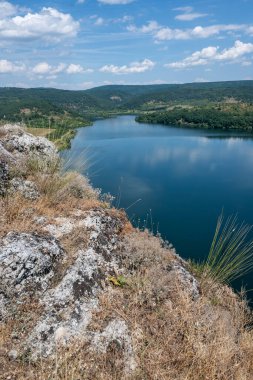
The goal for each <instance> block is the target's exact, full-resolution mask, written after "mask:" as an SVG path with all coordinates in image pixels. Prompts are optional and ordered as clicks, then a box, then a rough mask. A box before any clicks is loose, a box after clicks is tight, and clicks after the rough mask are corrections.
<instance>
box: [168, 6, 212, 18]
mask: <svg viewBox="0 0 253 380" xmlns="http://www.w3.org/2000/svg"><path fill="white" fill-rule="evenodd" d="M174 11H180V12H183V13H180V14H179V15H177V16H176V17H175V19H176V20H180V21H192V20H195V19H197V18H200V17H206V16H207V13H198V12H193V8H192V7H179V8H174Z"/></svg>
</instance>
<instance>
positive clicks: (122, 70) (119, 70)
mask: <svg viewBox="0 0 253 380" xmlns="http://www.w3.org/2000/svg"><path fill="white" fill-rule="evenodd" d="M154 66H155V63H154V62H152V61H151V60H150V59H144V60H143V61H141V62H132V63H131V64H130V65H128V66H127V65H123V66H115V65H105V66H103V67H101V69H100V71H101V72H103V73H111V74H134V73H144V72H145V71H148V70H151V69H152V68H153V67H154Z"/></svg>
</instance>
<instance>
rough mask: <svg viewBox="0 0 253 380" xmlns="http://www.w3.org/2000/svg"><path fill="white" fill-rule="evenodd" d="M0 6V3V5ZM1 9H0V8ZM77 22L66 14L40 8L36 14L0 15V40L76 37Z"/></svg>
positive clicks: (52, 9)
mask: <svg viewBox="0 0 253 380" xmlns="http://www.w3.org/2000/svg"><path fill="white" fill-rule="evenodd" d="M0 4H1V3H0ZM0 9H1V8H0ZM78 30H79V22H78V21H75V20H74V19H73V17H72V16H71V15H70V14H68V13H62V12H59V11H58V10H57V9H54V8H45V7H44V8H42V10H41V11H40V12H38V13H30V12H29V13H27V14H25V15H24V16H14V17H5V16H3V14H2V13H1V14H0V39H2V40H3V39H6V40H10V39H15V40H17V39H46V40H61V39H63V38H66V37H74V36H76V34H77V32H78Z"/></svg>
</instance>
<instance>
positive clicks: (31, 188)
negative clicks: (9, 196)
mask: <svg viewBox="0 0 253 380" xmlns="http://www.w3.org/2000/svg"><path fill="white" fill-rule="evenodd" d="M10 192H14V193H15V192H19V193H20V194H22V195H23V196H24V197H25V198H26V199H31V200H35V199H37V198H39V195H40V194H39V191H38V188H37V186H36V184H35V183H34V182H32V181H25V180H23V179H22V178H13V179H12V180H11V181H10Z"/></svg>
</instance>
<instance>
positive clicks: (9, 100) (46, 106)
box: [0, 81, 253, 121]
mask: <svg viewBox="0 0 253 380" xmlns="http://www.w3.org/2000/svg"><path fill="white" fill-rule="evenodd" d="M228 98H230V99H234V100H237V101H243V102H250V103H252V102H253V81H237V82H216V83H191V84H164V85H163V84H161V85H147V86H142V85H140V86H123V85H113V86H102V87H97V88H93V89H89V90H84V91H67V90H57V89H51V88H31V89H21V88H0V119H3V118H6V119H11V120H12V121H15V120H16V119H20V116H22V115H23V116H24V115H27V114H28V113H29V112H30V113H32V112H33V113H34V112H36V113H39V114H45V115H50V114H52V113H54V114H62V112H64V111H65V112H68V113H70V114H72V115H77V114H78V115H79V116H80V115H81V116H86V117H87V118H89V117H93V116H94V113H95V114H96V112H103V111H110V110H115V111H116V110H131V109H139V108H145V107H148V108H149V107H153V106H162V105H163V104H167V105H168V104H170V103H178V102H179V103H196V102H202V103H203V102H207V101H217V102H220V101H223V100H225V99H228Z"/></svg>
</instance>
